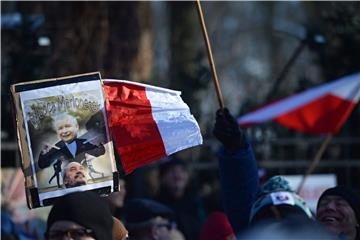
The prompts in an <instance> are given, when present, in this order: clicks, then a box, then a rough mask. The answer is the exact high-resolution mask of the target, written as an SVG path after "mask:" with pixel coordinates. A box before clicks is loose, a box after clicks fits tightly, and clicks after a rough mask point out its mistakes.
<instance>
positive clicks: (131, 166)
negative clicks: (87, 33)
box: [103, 79, 202, 174]
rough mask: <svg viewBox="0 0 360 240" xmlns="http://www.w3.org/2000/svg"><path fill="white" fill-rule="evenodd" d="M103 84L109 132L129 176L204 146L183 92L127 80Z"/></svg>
mask: <svg viewBox="0 0 360 240" xmlns="http://www.w3.org/2000/svg"><path fill="white" fill-rule="evenodd" d="M103 82H104V92H105V99H106V111H107V116H108V123H109V128H110V131H111V134H112V136H113V140H114V141H115V144H116V147H117V150H118V153H119V155H120V158H121V161H122V164H123V168H124V171H125V173H126V174H128V173H131V172H132V171H133V170H135V169H136V168H138V167H141V166H144V165H147V164H149V163H152V162H154V161H156V160H159V159H161V158H163V157H165V156H168V155H170V154H172V153H175V152H178V151H180V150H183V149H186V148H189V147H192V146H196V145H199V144H202V136H201V132H200V128H199V126H198V124H197V122H196V120H195V118H194V116H193V115H192V114H191V113H190V109H189V107H188V106H187V105H186V103H184V102H183V100H182V99H181V97H180V94H181V92H179V91H174V90H169V89H165V88H159V87H154V86H150V85H145V84H140V83H135V82H130V81H124V80H113V79H104V80H103Z"/></svg>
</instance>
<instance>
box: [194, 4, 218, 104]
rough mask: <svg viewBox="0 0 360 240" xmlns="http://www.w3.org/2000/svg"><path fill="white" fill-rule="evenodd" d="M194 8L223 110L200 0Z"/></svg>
mask: <svg viewBox="0 0 360 240" xmlns="http://www.w3.org/2000/svg"><path fill="white" fill-rule="evenodd" d="M196 7H197V10H198V14H199V18H200V22H201V28H202V32H203V36H204V39H205V43H206V48H207V53H208V57H209V61H210V68H211V73H212V75H213V80H214V84H215V90H216V95H217V98H218V101H219V104H220V108H221V109H222V110H223V109H224V100H223V96H222V93H221V89H220V83H219V80H218V77H217V73H216V68H215V61H214V58H213V55H212V51H211V45H210V41H209V37H208V33H207V30H206V25H205V20H204V16H203V12H202V9H201V3H200V0H196Z"/></svg>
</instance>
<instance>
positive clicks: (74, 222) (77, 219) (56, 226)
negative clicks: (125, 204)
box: [45, 191, 114, 240]
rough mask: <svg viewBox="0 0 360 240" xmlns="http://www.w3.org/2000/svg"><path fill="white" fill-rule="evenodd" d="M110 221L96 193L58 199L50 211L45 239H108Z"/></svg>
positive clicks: (108, 211)
mask: <svg viewBox="0 0 360 240" xmlns="http://www.w3.org/2000/svg"><path fill="white" fill-rule="evenodd" d="M113 224H114V220H113V217H112V215H111V212H110V209H109V207H108V205H107V203H106V202H105V200H103V199H101V198H100V197H99V196H98V195H97V194H96V193H93V192H90V191H87V192H74V193H70V194H67V195H64V196H61V197H60V198H59V199H58V200H57V201H56V202H55V204H54V206H53V207H52V209H51V210H50V213H49V216H48V219H47V226H46V233H45V239H47V240H58V239H78V240H92V239H98V240H101V239H104V240H105V239H112V232H113Z"/></svg>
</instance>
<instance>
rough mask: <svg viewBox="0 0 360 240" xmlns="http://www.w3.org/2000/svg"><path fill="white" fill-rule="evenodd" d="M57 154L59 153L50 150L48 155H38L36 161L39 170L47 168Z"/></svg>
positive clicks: (53, 149)
mask: <svg viewBox="0 0 360 240" xmlns="http://www.w3.org/2000/svg"><path fill="white" fill-rule="evenodd" d="M58 152H59V151H58V150H56V149H55V148H52V149H51V150H50V151H49V152H48V153H45V154H41V153H40V155H39V160H38V165H39V168H41V169H43V168H47V167H49V166H50V165H51V163H52V161H53V159H54V157H55V156H56V154H57V153H58Z"/></svg>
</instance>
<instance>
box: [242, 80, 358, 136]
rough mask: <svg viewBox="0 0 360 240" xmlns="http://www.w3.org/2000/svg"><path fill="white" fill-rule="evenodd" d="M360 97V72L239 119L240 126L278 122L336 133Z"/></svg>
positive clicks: (296, 128)
mask: <svg viewBox="0 0 360 240" xmlns="http://www.w3.org/2000/svg"><path fill="white" fill-rule="evenodd" d="M359 98H360V73H356V74H352V75H348V76H345V77H342V78H340V79H338V80H335V81H332V82H330V83H326V84H323V85H320V86H318V87H315V88H311V89H309V90H307V91H304V92H302V93H298V94H296V95H293V96H290V97H288V98H284V99H282V100H280V101H277V102H275V103H272V104H269V105H267V106H265V107H262V108H260V109H257V110H256V111H253V112H250V113H248V114H246V115H244V116H241V117H240V118H238V123H239V124H240V126H241V127H248V126H250V125H254V124H258V123H263V122H266V121H270V120H273V121H276V122H278V123H280V124H282V125H284V126H286V127H289V128H292V129H295V130H298V131H300V132H304V133H311V134H335V133H337V132H338V131H339V130H340V128H341V127H342V125H343V124H344V123H345V121H346V119H347V118H348V117H349V115H350V113H351V111H352V110H353V108H354V107H355V105H356V104H357V102H358V101H359Z"/></svg>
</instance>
